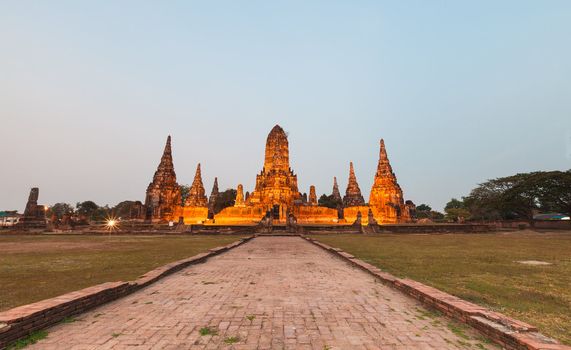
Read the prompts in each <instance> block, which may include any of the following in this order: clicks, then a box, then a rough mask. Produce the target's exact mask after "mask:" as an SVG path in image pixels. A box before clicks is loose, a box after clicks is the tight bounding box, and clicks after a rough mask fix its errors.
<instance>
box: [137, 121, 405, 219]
mask: <svg viewBox="0 0 571 350" xmlns="http://www.w3.org/2000/svg"><path fill="white" fill-rule="evenodd" d="M218 191H219V189H218V179H217V178H215V180H214V185H213V187H212V193H211V195H210V199H208V198H207V197H206V194H205V190H204V185H203V183H202V174H201V168H200V164H198V166H197V169H196V174H195V177H194V181H193V183H192V186H191V188H190V190H189V196H188V198H187V199H186V201H185V203H184V206H183V205H182V203H181V193H180V188H179V185H178V184H177V182H176V174H175V172H174V166H173V162H172V154H171V139H170V136H169V137H168V139H167V144H166V146H165V150H164V152H163V157H162V158H161V162H160V164H159V167H158V168H157V171H156V172H155V176H154V178H153V182H151V184H149V187H148V188H147V196H146V200H145V210H146V217H147V219H149V220H153V221H168V220H173V221H175V220H177V221H178V220H179V218H180V219H182V220H183V221H184V223H186V224H195V223H216V224H251V223H258V222H260V221H261V220H262V218H263V217H264V216H266V215H270V214H271V215H270V216H271V219H272V221H273V222H274V223H275V224H285V223H286V221H287V219H288V218H290V219H292V220H295V221H296V222H297V223H300V224H301V223H309V224H312V223H319V224H336V223H338V222H341V223H353V222H355V221H359V222H362V223H363V224H365V225H366V224H368V222H371V223H374V222H378V223H379V224H383V223H398V222H407V221H409V220H410V213H409V211H410V210H413V208H414V204H413V203H412V202H407V203H406V204H405V202H404V199H403V193H402V190H401V188H400V186H399V184H398V183H397V180H396V176H395V175H394V173H393V171H392V168H391V165H390V163H389V160H388V157H387V154H386V150H385V145H384V141H383V140H381V150H380V156H379V163H378V166H377V171H376V174H375V180H374V184H373V187H372V188H371V195H370V198H369V204H368V205H367V204H366V203H365V199H364V198H363V195H362V194H361V189H360V188H359V184H358V183H357V177H356V176H355V170H354V167H353V163H352V162H351V163H350V165H349V181H348V184H347V189H346V191H345V196H344V197H343V198H341V194H340V192H339V186H338V184H337V178H335V177H334V178H333V192H332V199H333V200H334V201H335V202H337V203H339V206H338V207H337V208H335V209H334V208H327V207H322V206H320V205H319V204H318V201H317V198H318V197H317V193H316V190H315V186H313V185H312V186H310V190H309V196H307V195H306V194H305V193H304V194H303V195H302V194H301V193H300V192H299V190H298V184H297V175H296V174H295V173H294V172H293V170H292V169H291V168H290V163H289V143H288V138H287V135H286V133H285V132H284V130H283V129H282V128H281V127H280V126H279V125H276V126H274V127H273V129H272V130H271V131H270V133H269V134H268V137H267V139H266V148H265V154H264V165H263V168H262V170H261V172H260V173H259V174H258V175H256V185H255V189H254V191H253V192H251V193H249V192H246V195H245V196H244V188H243V186H242V185H241V184H240V185H238V188H237V196H236V200H235V204H234V206H231V207H227V208H224V209H223V210H222V211H220V213H217V214H215V213H214V205H215V203H216V200H217V198H218V196H219V192H218ZM308 197H309V198H308Z"/></svg>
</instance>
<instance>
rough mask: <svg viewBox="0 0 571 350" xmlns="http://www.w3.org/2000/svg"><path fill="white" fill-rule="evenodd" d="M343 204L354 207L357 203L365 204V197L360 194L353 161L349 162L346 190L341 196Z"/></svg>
mask: <svg viewBox="0 0 571 350" xmlns="http://www.w3.org/2000/svg"><path fill="white" fill-rule="evenodd" d="M343 205H344V206H345V207H354V206H359V205H365V199H364V198H363V195H362V194H361V189H360V188H359V184H358V183H357V176H355V169H354V168H353V162H350V163H349V182H348V183H347V190H346V191H345V197H343Z"/></svg>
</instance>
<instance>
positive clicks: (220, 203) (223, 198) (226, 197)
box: [214, 188, 237, 214]
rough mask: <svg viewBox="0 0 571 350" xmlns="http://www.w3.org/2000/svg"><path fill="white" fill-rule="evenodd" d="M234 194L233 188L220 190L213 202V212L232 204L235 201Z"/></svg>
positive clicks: (218, 211)
mask: <svg viewBox="0 0 571 350" xmlns="http://www.w3.org/2000/svg"><path fill="white" fill-rule="evenodd" d="M236 194H237V192H236V190H235V189H233V188H229V189H227V190H226V191H224V192H220V193H219V194H218V198H217V199H216V202H215V203H214V214H218V213H220V212H221V211H222V209H224V208H227V207H231V206H233V205H234V203H235V202H236Z"/></svg>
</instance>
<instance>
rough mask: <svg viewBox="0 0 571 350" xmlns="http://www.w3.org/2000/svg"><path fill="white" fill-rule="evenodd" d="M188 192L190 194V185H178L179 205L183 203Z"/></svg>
mask: <svg viewBox="0 0 571 350" xmlns="http://www.w3.org/2000/svg"><path fill="white" fill-rule="evenodd" d="M189 194H190V185H180V198H181V204H180V205H184V203H185V202H186V199H187V198H188V196H189Z"/></svg>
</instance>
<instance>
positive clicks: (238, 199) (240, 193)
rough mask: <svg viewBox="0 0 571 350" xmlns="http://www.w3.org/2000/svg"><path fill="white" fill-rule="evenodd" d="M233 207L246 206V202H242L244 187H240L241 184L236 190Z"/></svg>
mask: <svg viewBox="0 0 571 350" xmlns="http://www.w3.org/2000/svg"><path fill="white" fill-rule="evenodd" d="M234 206H235V207H245V206H246V202H245V201H244V187H243V186H242V184H239V185H238V188H237V189H236V200H235V201H234Z"/></svg>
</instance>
